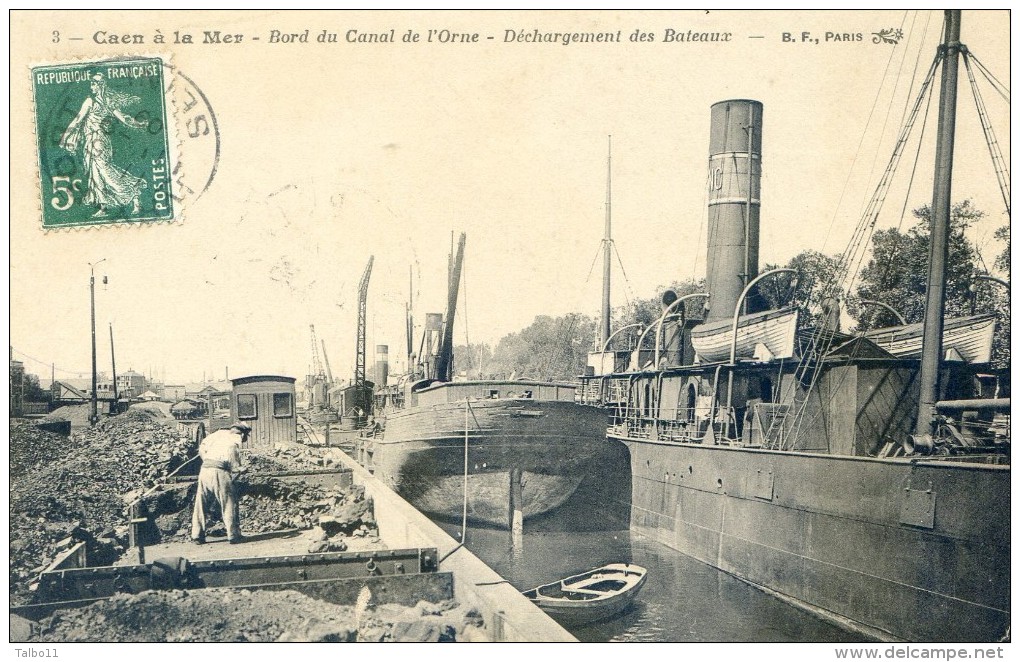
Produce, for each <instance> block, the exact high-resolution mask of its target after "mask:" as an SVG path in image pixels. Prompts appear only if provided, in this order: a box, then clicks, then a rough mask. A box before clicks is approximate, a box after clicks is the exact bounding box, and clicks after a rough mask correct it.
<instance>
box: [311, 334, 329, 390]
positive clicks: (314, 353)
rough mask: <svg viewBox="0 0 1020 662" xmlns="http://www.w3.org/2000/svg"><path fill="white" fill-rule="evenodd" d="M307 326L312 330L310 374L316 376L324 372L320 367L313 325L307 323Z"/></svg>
mask: <svg viewBox="0 0 1020 662" xmlns="http://www.w3.org/2000/svg"><path fill="white" fill-rule="evenodd" d="M308 328H309V329H310V330H311V332H312V376H313V378H318V377H320V376H324V375H325V374H326V373H325V371H324V370H323V369H322V362H321V361H320V360H319V341H318V340H316V339H315V325H314V324H309V325H308Z"/></svg>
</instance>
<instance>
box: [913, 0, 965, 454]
mask: <svg viewBox="0 0 1020 662" xmlns="http://www.w3.org/2000/svg"><path fill="white" fill-rule="evenodd" d="M940 48H941V50H942V57H943V60H942V91H941V92H940V97H939V120H938V127H939V130H938V142H937V144H936V148H935V186H934V191H933V193H932V203H931V253H930V260H929V265H928V294H927V300H926V303H925V308H924V337H923V341H922V345H921V374H920V378H919V380H920V385H921V391H920V402H919V404H918V412H917V426H916V427H915V430H914V431H915V433H916V434H917V435H930V434H932V432H933V426H934V423H935V402H936V401H937V400H938V382H939V364H940V362H941V359H942V327H943V322H944V317H945V304H946V263H947V261H948V257H949V215H950V209H951V202H950V193H951V189H952V183H953V140H954V137H955V133H956V82H957V73H958V69H959V66H958V56H959V54H960V10H958V9H951V10H946V29H945V34H944V41H943V43H942V46H941V47H940Z"/></svg>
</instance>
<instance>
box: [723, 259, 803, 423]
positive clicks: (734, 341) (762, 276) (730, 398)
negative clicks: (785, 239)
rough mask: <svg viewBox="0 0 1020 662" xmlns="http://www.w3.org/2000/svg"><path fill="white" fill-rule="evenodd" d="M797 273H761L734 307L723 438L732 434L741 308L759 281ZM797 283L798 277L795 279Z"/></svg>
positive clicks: (742, 293)
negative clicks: (731, 415) (731, 422)
mask: <svg viewBox="0 0 1020 662" xmlns="http://www.w3.org/2000/svg"><path fill="white" fill-rule="evenodd" d="M782 273H789V274H796V273H797V270H796V269H772V270H771V271H766V272H765V273H763V274H759V275H758V276H757V277H756V278H755V279H754V280H752V281H751V282H750V283H748V284H747V285H746V286H744V291H743V292H741V293H740V296H739V297H738V298H737V305H736V306H734V307H733V326H732V328H731V330H730V365H729V367H730V375H729V380H728V381H727V385H726V425H725V426H724V431H723V438H726V437H729V435H730V413H729V412H730V409H731V407H732V405H733V371H734V369H735V368H736V365H737V323H738V322H739V321H740V309H741V307H742V306H743V305H744V297H746V296H747V293H748V292H750V291H751V288H752V287H754V286H755V285H756V284H757V283H758V281H760V280H763V279H765V278H767V277H768V276H774V275H775V274H782ZM794 283H796V279H794Z"/></svg>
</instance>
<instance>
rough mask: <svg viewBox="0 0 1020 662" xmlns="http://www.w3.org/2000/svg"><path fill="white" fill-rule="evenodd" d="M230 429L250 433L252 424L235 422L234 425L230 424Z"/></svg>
mask: <svg viewBox="0 0 1020 662" xmlns="http://www.w3.org/2000/svg"><path fill="white" fill-rule="evenodd" d="M230 429H231V430H237V431H238V432H240V433H242V434H248V433H249V432H251V426H250V425H248V424H247V423H234V424H233V425H231V426H230Z"/></svg>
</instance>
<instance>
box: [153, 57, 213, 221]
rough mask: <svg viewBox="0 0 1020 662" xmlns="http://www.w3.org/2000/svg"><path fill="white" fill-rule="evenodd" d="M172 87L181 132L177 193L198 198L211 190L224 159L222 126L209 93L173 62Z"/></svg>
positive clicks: (170, 67) (184, 198)
mask: <svg viewBox="0 0 1020 662" xmlns="http://www.w3.org/2000/svg"><path fill="white" fill-rule="evenodd" d="M164 67H166V69H167V70H169V71H171V72H172V73H173V77H172V79H171V81H172V82H171V91H172V93H173V95H174V104H175V110H174V112H175V114H176V116H177V124H178V131H179V132H180V135H179V136H178V140H179V143H180V158H179V159H178V161H177V163H176V164H175V165H174V169H173V176H174V180H175V181H176V182H177V187H176V191H175V193H174V195H175V196H176V197H177V199H178V200H179V201H181V202H187V201H194V200H197V199H199V198H200V197H202V195H203V194H204V193H205V192H206V191H208V190H209V187H210V186H211V185H212V182H213V179H215V178H216V170H217V169H218V168H219V163H220V127H219V123H217V121H216V113H215V112H214V111H213V108H212V105H211V104H210V103H209V99H208V97H206V96H205V93H203V92H202V90H201V88H199V87H198V85H197V84H195V81H193V80H192V79H191V78H190V77H188V76H187V75H185V74H184V72H182V71H181V70H180V69H177V68H176V67H174V66H173V65H170V64H164Z"/></svg>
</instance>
